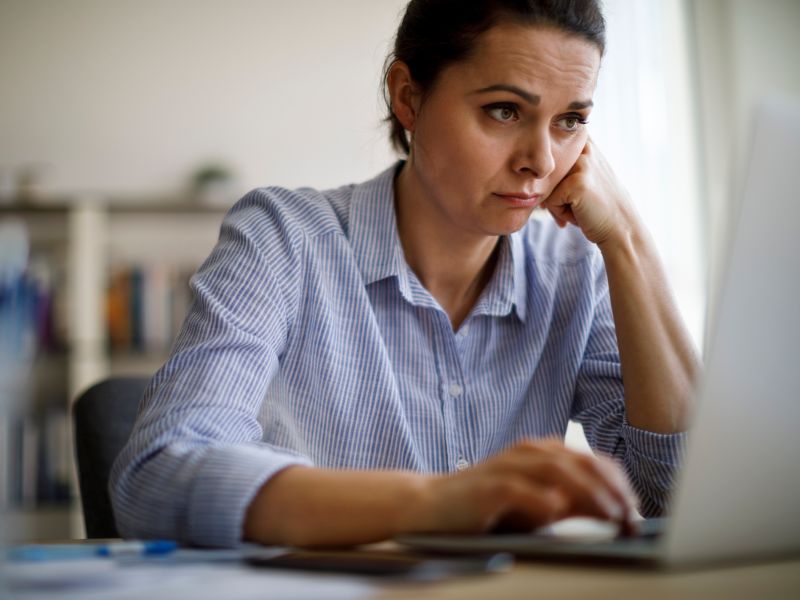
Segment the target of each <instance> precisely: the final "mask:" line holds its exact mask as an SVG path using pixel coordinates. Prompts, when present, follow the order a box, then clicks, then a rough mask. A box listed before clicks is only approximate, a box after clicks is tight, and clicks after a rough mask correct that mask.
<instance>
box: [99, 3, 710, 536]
mask: <svg viewBox="0 0 800 600" xmlns="http://www.w3.org/2000/svg"><path fill="white" fill-rule="evenodd" d="M603 47H604V23H603V19H602V16H601V14H600V12H599V9H598V6H597V4H596V2H594V1H590V0H586V1H584V2H577V3H576V2H567V1H563V2H560V1H549V2H540V1H537V0H529V1H527V2H520V1H513V0H506V1H501V0H485V1H481V2H477V1H476V2H469V3H465V2H461V1H459V0H456V1H454V0H412V2H411V3H410V4H409V5H408V7H407V10H406V13H405V16H404V19H403V21H402V24H401V26H400V28H399V30H398V34H397V38H396V43H395V51H394V55H393V56H392V57H391V60H389V61H387V65H388V66H387V70H386V73H385V84H386V91H387V95H388V100H389V107H390V120H391V123H392V136H393V141H394V143H395V144H396V145H397V146H398V147H399V148H400V149H401V150H402V151H404V152H405V153H407V160H405V161H401V162H399V163H398V164H397V165H395V166H393V167H392V168H390V169H388V170H387V171H385V172H384V173H382V174H380V175H378V176H377V177H376V178H375V179H373V180H372V181H369V182H366V183H364V184H361V185H356V186H353V185H350V186H345V187H342V188H339V189H336V190H329V191H325V192H318V191H315V190H310V189H301V190H296V191H289V190H284V189H277V188H269V189H260V190H256V191H254V192H252V193H250V194H249V195H248V196H246V197H245V198H244V199H242V200H241V201H240V202H239V203H238V204H237V205H236V206H235V207H234V208H233V209H232V210H231V212H230V213H229V215H228V216H227V217H226V219H225V222H224V223H223V226H222V231H221V236H220V240H219V243H218V245H217V247H216V248H215V250H214V252H213V253H212V255H211V257H210V258H209V259H208V260H207V261H206V263H205V264H204V265H203V267H201V269H200V270H199V272H198V274H197V275H196V276H195V277H194V279H193V284H192V285H193V288H194V293H195V301H194V304H193V306H192V308H191V310H190V313H189V316H188V317H187V320H186V323H185V325H184V328H183V330H182V332H181V334H180V336H179V338H178V340H177V342H176V346H175V348H174V350H173V354H172V356H171V358H170V360H169V361H168V362H167V364H166V365H165V366H164V368H163V369H161V370H160V371H159V372H158V373H157V374H156V376H155V378H154V379H153V382H152V383H151V385H150V387H149V388H148V391H147V393H146V396H145V399H144V401H143V404H142V408H141V411H140V416H139V419H138V421H137V424H136V427H135V430H134V433H133V435H132V437H131V440H130V442H129V443H128V445H127V447H126V449H125V450H124V451H123V453H122V454H121V456H120V457H119V459H118V460H117V462H116V464H115V469H114V472H113V474H112V483H111V489H112V497H113V501H114V509H115V514H116V517H117V521H118V525H119V528H120V531H121V532H122V534H123V535H126V536H140V537H165V536H166V537H176V538H179V539H181V540H184V541H187V542H192V543H196V544H202V545H231V544H235V543H236V542H238V541H240V540H241V539H248V540H253V541H257V542H262V543H269V544H288V545H325V544H354V543H362V542H369V541H375V540H380V539H384V538H386V537H389V536H392V535H395V534H398V533H404V532H421V531H427V532H431V531H447V532H480V531H487V530H491V529H497V528H531V527H533V526H535V525H540V524H546V523H549V522H552V521H554V520H556V519H560V518H563V517H567V516H574V515H588V516H593V517H597V518H601V519H608V520H613V521H616V522H619V523H621V524H623V525H627V524H629V523H630V520H631V518H632V515H633V514H634V509H635V508H636V507H637V502H639V504H638V508H639V510H641V511H642V512H643V513H644V514H645V515H654V514H659V513H660V512H662V511H663V510H664V506H665V502H666V499H667V495H668V493H669V490H670V486H671V483H672V477H673V473H674V471H675V469H676V467H677V464H678V456H679V454H680V448H681V444H682V441H683V435H684V434H682V433H681V432H682V431H683V430H684V428H685V426H686V419H687V412H688V401H689V397H690V390H691V388H692V381H693V379H694V377H695V374H696V372H697V369H698V362H697V358H696V357H695V354H694V352H693V350H692V347H691V343H690V342H689V337H688V335H687V333H686V332H685V330H684V328H683V326H682V324H681V321H680V318H679V316H678V313H677V311H676V309H675V307H674V305H673V303H672V301H671V299H670V295H669V291H668V287H667V284H666V280H665V277H664V274H663V270H662V267H661V266H660V264H659V261H658V259H657V257H656V252H655V249H654V247H653V243H652V241H651V240H650V238H649V236H648V235H647V233H646V231H645V229H644V227H643V225H642V224H641V222H640V220H639V218H638V217H637V215H636V213H635V211H634V210H633V208H632V206H631V202H630V200H629V198H628V196H627V194H626V192H625V190H624V189H623V188H622V187H621V186H620V184H619V183H618V181H617V180H616V178H615V177H614V175H613V173H612V171H611V169H610V168H609V166H608V165H607V163H606V162H605V161H604V160H603V158H602V156H601V155H600V153H599V152H598V150H597V148H596V147H595V146H594V144H593V143H592V142H591V140H590V139H589V136H588V133H587V130H586V122H587V119H588V118H589V113H590V111H591V106H592V94H593V92H594V88H595V84H596V80H597V74H598V70H599V66H600V59H601V56H602V53H603ZM536 207H543V208H545V209H547V210H548V211H549V212H550V214H551V215H552V217H553V219H551V220H549V221H541V220H538V221H537V220H533V221H529V216H530V214H531V212H532V211H533V210H534V208H536ZM623 372H624V373H625V379H624V382H623V379H622V373H623ZM570 418H574V419H576V420H578V421H579V422H581V423H582V424H583V426H584V430H585V431H586V434H587V438H588V440H589V441H590V443H591V444H592V446H593V447H594V448H595V449H596V450H598V451H599V452H600V453H601V454H602V453H604V454H608V455H611V456H612V457H613V459H612V458H608V457H603V456H600V457H598V458H594V457H589V456H585V455H582V454H578V453H576V452H574V451H571V450H568V449H566V448H565V447H564V446H563V445H562V444H561V443H560V442H558V441H555V440H554V438H563V435H564V432H565V429H566V425H567V422H568V420H569V419H570ZM620 465H621V466H620ZM629 479H630V482H631V483H632V486H631V485H630V484H629V483H628V480H629ZM634 490H635V492H634ZM637 495H638V496H639V499H638V500H637V499H636V496H637Z"/></svg>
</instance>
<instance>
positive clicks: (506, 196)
mask: <svg viewBox="0 0 800 600" xmlns="http://www.w3.org/2000/svg"><path fill="white" fill-rule="evenodd" d="M494 195H495V196H497V197H498V198H501V199H502V200H505V201H506V202H508V203H510V204H513V205H515V206H522V207H529V206H536V205H537V204H539V202H540V200H541V198H542V195H541V194H528V193H525V192H494Z"/></svg>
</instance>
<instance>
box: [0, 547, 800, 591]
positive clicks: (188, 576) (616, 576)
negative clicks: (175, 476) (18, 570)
mask: <svg viewBox="0 0 800 600" xmlns="http://www.w3.org/2000/svg"><path fill="white" fill-rule="evenodd" d="M368 548H375V549H392V550H394V549H397V546H396V545H394V544H392V543H390V542H386V543H383V544H374V545H372V546H366V547H364V549H368ZM82 564H83V563H76V564H75V566H76V568H81V565H82ZM159 568H160V569H161V570H160V571H159ZM101 574H102V573H101ZM119 575H121V577H119ZM264 590H270V593H269V594H265V593H264ZM262 594H263V595H262ZM0 596H2V590H0ZM19 597H20V598H36V600H50V599H56V598H58V599H59V600H64V598H69V599H70V600H78V599H79V600H86V599H87V598H90V599H98V600H99V599H102V600H109V599H116V600H138V599H141V598H146V599H147V600H161V599H162V598H163V599H167V598H169V599H170V600H172V599H173V598H179V597H180V598H184V597H191V598H193V600H212V599H213V600H217V599H218V598H223V597H224V598H231V599H235V600H245V599H246V600H250V599H252V598H261V597H270V598H284V599H289V598H317V597H320V598H321V597H325V598H333V599H337V598H341V599H342V600H353V599H354V598H357V599H362V598H363V599H365V600H366V599H373V598H374V599H376V600H410V599H414V600H418V599H420V598H423V599H425V600H428V599H429V600H470V599H476V600H478V599H480V600H505V599H513V598H526V599H527V598H545V599H548V600H549V599H566V598H576V599H579V600H604V599H606V598H608V599H613V600H626V599H628V598H635V599H640V598H641V599H645V600H661V599H665V598H670V599H673V598H677V599H680V600H694V599H697V600H701V599H702V600H715V599H718V598H720V599H722V598H724V599H726V600H728V599H735V600H739V599H749V598H754V599H758V600H760V599H762V598H764V599H768V600H780V599H783V598H786V599H793V600H797V599H798V598H800V558H794V559H792V560H784V561H775V562H771V563H762V564H749V565H739V566H731V567H714V568H706V569H695V570H683V571H675V572H659V571H651V570H644V569H642V568H635V567H632V568H628V567H610V566H602V567H601V566H584V565H577V564H564V563H555V562H550V563H547V562H532V561H519V562H518V563H517V564H516V565H515V566H514V567H513V569H512V570H511V571H510V572H508V573H501V574H491V575H479V576H470V577H459V578H453V579H449V580H445V581H440V582H433V583H418V582H409V583H399V582H392V583H389V582H385V581H381V580H380V579H379V578H365V577H352V576H345V575H321V574H312V573H306V572H299V571H278V570H273V569H262V570H258V569H252V568H249V567H247V566H245V565H240V564H238V563H228V564H227V565H226V564H208V563H205V562H203V561H202V560H200V561H199V562H192V563H184V564H181V565H175V564H172V565H170V564H169V563H167V565H166V568H165V567H164V566H162V567H155V568H154V567H152V566H151V567H149V568H148V567H147V566H146V565H145V566H143V567H142V568H141V569H139V568H135V567H134V568H126V569H124V570H123V571H121V572H120V573H117V577H114V578H112V579H110V580H109V581H107V582H105V581H103V580H102V579H101V580H99V581H98V582H97V585H95V586H92V587H91V588H87V589H81V588H77V589H73V590H63V589H58V588H53V587H50V588H44V589H41V590H38V591H33V592H32V593H31V594H30V595H25V594H21V595H20V596H19Z"/></svg>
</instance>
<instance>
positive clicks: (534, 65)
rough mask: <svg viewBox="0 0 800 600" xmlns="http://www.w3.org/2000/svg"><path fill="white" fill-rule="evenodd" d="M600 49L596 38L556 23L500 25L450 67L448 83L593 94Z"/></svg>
mask: <svg viewBox="0 0 800 600" xmlns="http://www.w3.org/2000/svg"><path fill="white" fill-rule="evenodd" d="M599 69H600V50H599V49H598V48H597V46H595V45H594V44H593V43H592V42H590V41H588V40H585V39H583V38H581V37H578V36H576V35H573V34H569V33H565V32H563V31H561V30H558V29H555V28H552V27H543V26H523V25H515V24H498V25H495V26H494V27H492V28H491V29H489V30H488V31H486V32H485V33H483V34H482V35H481V36H480V37H479V38H478V40H477V42H476V44H475V47H474V49H473V52H472V54H471V56H470V57H469V58H467V59H466V60H464V61H461V62H459V63H455V64H454V65H451V66H450V67H448V68H447V69H446V70H445V71H444V72H443V73H442V78H443V79H445V78H446V79H448V80H449V83H450V84H453V85H456V86H459V87H464V88H472V89H480V88H482V87H487V86H489V85H494V84H498V83H502V84H509V85H516V86H519V87H521V88H524V89H527V90H529V91H531V92H532V93H535V94H538V95H540V96H542V99H543V100H545V101H546V99H547V96H548V95H550V96H556V95H563V94H567V95H572V96H574V98H570V100H578V99H581V100H587V99H590V98H591V96H592V94H593V93H594V88H595V85H596V83H597V74H598V71H599Z"/></svg>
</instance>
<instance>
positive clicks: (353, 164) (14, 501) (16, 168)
mask: <svg viewBox="0 0 800 600" xmlns="http://www.w3.org/2000/svg"><path fill="white" fill-rule="evenodd" d="M604 4H605V7H606V17H607V21H608V50H607V54H606V56H605V58H604V62H603V68H602V72H601V77H600V82H599V85H598V90H597V93H596V96H595V105H596V109H595V111H594V112H593V115H592V118H591V124H590V126H589V127H590V131H591V135H592V136H593V138H594V139H595V141H596V142H597V143H598V144H599V146H600V147H601V149H602V150H603V152H604V153H605V154H606V155H607V156H608V158H609V159H610V161H611V163H612V165H614V167H615V169H616V170H617V172H618V174H619V175H620V176H621V178H622V180H623V181H624V183H625V184H626V186H627V187H628V188H629V190H630V191H631V193H632V195H633V197H634V199H635V201H636V203H637V206H638V207H639V210H640V211H641V213H642V215H643V217H644V218H645V221H646V222H647V224H648V226H649V227H650V229H651V231H652V233H653V235H654V237H655V239H656V242H657V244H658V247H659V250H660V252H661V255H662V257H663V259H664V262H665V264H666V266H667V270H668V273H669V276H670V278H671V281H672V284H673V286H674V290H675V294H676V296H677V299H678V303H679V306H680V309H681V311H682V313H683V315H684V317H685V319H686V321H687V324H688V326H689V328H690V330H691V332H692V335H693V337H694V339H695V341H696V343H697V345H698V348H700V349H703V348H704V346H705V338H706V335H707V329H708V327H707V324H708V323H709V322H711V321H712V320H713V319H712V317H713V315H710V314H709V310H708V306H709V303H710V301H711V300H713V290H714V288H715V280H716V277H717V276H718V274H719V272H720V265H721V264H722V262H721V261H722V260H723V257H724V249H725V246H726V243H727V242H726V236H727V232H728V231H729V228H730V225H731V222H732V219H733V218H735V215H736V207H737V201H738V193H739V189H740V188H741V184H742V165H743V164H744V161H745V159H746V148H747V140H748V135H749V133H748V132H749V122H750V115H751V111H752V108H753V107H754V105H755V104H756V103H757V102H758V101H759V100H760V99H761V98H763V97H765V96H770V95H775V94H778V95H784V96H786V95H788V96H792V97H795V98H797V97H800V71H798V69H797V67H796V65H795V61H796V59H797V57H798V56H800V36H797V32H798V31H800V2H797V1H796V0H762V1H761V2H758V3H753V2H750V1H747V0H702V1H700V0H698V1H696V2H692V1H690V0H606V2H605V3H604ZM404 5H405V2H404V1H403V0H337V1H336V2H329V1H325V0H294V1H293V2H290V3H287V2H277V1H267V0H262V1H255V0H226V1H225V2H222V1H221V0H139V1H137V2H133V1H122V0H68V1H62V0H0V222H2V223H4V224H6V227H5V228H4V229H0V235H4V236H5V238H4V240H0V251H2V252H3V255H4V258H8V257H11V256H12V255H13V256H14V257H15V259H14V260H15V261H16V263H14V264H18V263H19V260H18V259H19V257H20V256H23V255H24V267H23V268H16V267H15V268H11V267H9V268H7V269H3V268H0V274H3V283H2V294H0V311H3V310H5V311H6V312H5V314H6V315H11V314H13V315H15V316H14V317H13V318H5V319H0V323H2V324H3V327H5V329H4V330H2V331H0V335H2V337H3V339H4V340H6V343H5V344H3V345H0V346H2V347H3V348H5V350H3V351H2V352H4V353H3V354H0V360H5V364H6V365H10V364H12V358H9V357H10V356H11V355H14V356H13V360H14V361H17V360H19V361H22V362H27V363H30V362H32V370H31V376H30V377H26V381H27V385H25V386H20V385H19V384H18V383H19V382H18V378H14V385H13V386H12V385H11V379H12V378H11V377H10V376H9V375H8V373H11V372H12V371H13V372H16V373H22V372H23V370H22V369H21V368H16V367H14V368H13V369H12V368H10V367H7V368H5V370H3V369H0V376H2V377H3V378H4V379H3V381H2V382H0V384H1V385H0V390H2V393H3V397H2V400H3V405H2V406H0V452H3V454H2V456H0V502H2V507H3V510H4V512H5V514H6V515H7V516H8V515H10V516H11V517H12V522H13V524H14V529H13V531H12V534H11V535H12V537H14V538H15V539H55V538H67V537H81V536H82V535H83V530H82V523H81V519H80V513H79V508H78V507H79V499H78V498H77V487H76V485H75V483H74V481H75V479H74V464H73V460H72V456H73V450H72V441H71V439H70V436H71V433H70V431H71V425H70V417H69V407H70V403H71V402H72V401H73V400H74V398H75V397H76V395H77V394H78V393H79V392H80V391H82V390H84V389H85V388H86V387H87V386H89V385H91V384H92V383H94V382H96V381H98V380H100V379H102V378H104V377H107V376H108V375H111V374H139V375H148V374H152V373H153V372H154V371H155V370H156V369H157V368H158V366H160V364H161V362H162V361H163V360H164V358H165V357H166V354H167V352H168V349H169V345H170V343H171V340H172V337H173V336H174V334H175V331H176V329H177V327H178V326H179V325H180V322H181V320H182V318H183V315H184V313H185V310H186V307H187V304H188V301H189V293H188V288H187V281H188V278H189V276H190V275H191V273H192V272H193V271H194V269H196V268H197V266H199V264H200V262H201V261H202V260H203V258H204V257H205V256H206V255H207V254H208V252H209V251H210V250H211V248H212V246H213V244H214V241H215V239H216V235H217V231H218V228H219V224H220V222H221V220H222V217H223V216H224V213H225V210H226V209H227V208H228V207H229V206H230V205H231V204H232V203H233V202H234V201H235V200H236V199H237V198H238V197H240V196H241V194H242V193H244V192H245V191H247V190H248V189H251V188H253V187H258V186H264V185H281V186H287V187H299V186H311V187H318V188H325V187H334V186H339V185H343V184H346V183H352V182H358V181H363V180H365V179H368V178H370V177H372V176H373V175H375V174H376V173H378V172H379V171H381V170H382V169H384V168H385V167H386V166H388V165H389V164H390V163H391V162H392V161H393V160H395V159H396V157H395V156H394V154H393V153H392V152H391V150H390V146H389V144H388V141H387V129H386V128H385V127H384V126H383V124H382V122H381V120H382V118H383V116H384V104H383V97H382V94H381V88H380V74H381V67H382V65H383V61H384V58H385V56H386V54H387V52H388V49H389V47H390V45H391V40H392V36H393V34H394V31H395V29H396V27H397V25H398V23H399V19H400V16H401V12H402V9H403V7H404ZM9 264H11V263H10V262H9ZM0 267H2V263H0ZM12 300H13V302H12ZM11 324H13V327H14V336H13V337H12V336H11V334H10V333H9V331H10V329H9V328H11V327H12V325H11ZM8 340H24V341H19V342H17V341H13V342H9V341H8ZM15 344H16V345H15ZM4 357H5V358H4ZM13 364H15V365H16V364H17V363H16V362H14V363H13ZM20 364H21V363H20ZM12 388H13V389H12ZM570 435H571V436H573V435H576V436H579V432H578V433H571V434H570ZM571 439H572V438H571ZM574 439H576V440H577V439H578V437H575V438H574ZM575 443H579V442H575Z"/></svg>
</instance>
